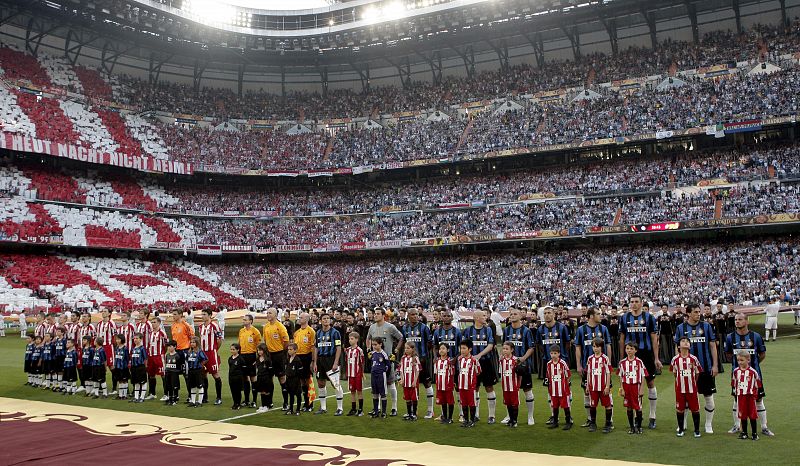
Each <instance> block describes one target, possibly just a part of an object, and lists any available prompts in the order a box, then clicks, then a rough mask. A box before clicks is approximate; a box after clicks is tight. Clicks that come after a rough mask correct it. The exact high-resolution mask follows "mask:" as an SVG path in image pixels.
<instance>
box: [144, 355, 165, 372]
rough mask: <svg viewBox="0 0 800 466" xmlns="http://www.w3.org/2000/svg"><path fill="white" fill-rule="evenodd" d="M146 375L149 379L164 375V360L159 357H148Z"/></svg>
mask: <svg viewBox="0 0 800 466" xmlns="http://www.w3.org/2000/svg"><path fill="white" fill-rule="evenodd" d="M147 375H148V376H150V377H156V376H163V375H164V360H163V359H162V358H161V355H158V356H148V358H147Z"/></svg>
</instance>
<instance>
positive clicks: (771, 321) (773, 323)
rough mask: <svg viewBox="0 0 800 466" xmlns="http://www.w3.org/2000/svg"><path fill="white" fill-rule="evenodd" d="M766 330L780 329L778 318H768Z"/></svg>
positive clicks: (765, 321)
mask: <svg viewBox="0 0 800 466" xmlns="http://www.w3.org/2000/svg"><path fill="white" fill-rule="evenodd" d="M764 328H765V329H767V330H777V329H778V318H777V317H767V318H766V319H764Z"/></svg>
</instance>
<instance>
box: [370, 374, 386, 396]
mask: <svg viewBox="0 0 800 466" xmlns="http://www.w3.org/2000/svg"><path fill="white" fill-rule="evenodd" d="M370 386H371V388H372V394H373V395H375V396H386V375H385V373H382V374H380V375H375V374H372V376H371V377H370Z"/></svg>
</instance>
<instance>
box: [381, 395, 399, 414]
mask: <svg viewBox="0 0 800 466" xmlns="http://www.w3.org/2000/svg"><path fill="white" fill-rule="evenodd" d="M386 404H387V402H386V397H385V396H382V397H381V412H382V413H384V414H386ZM395 405H397V400H395ZM393 409H397V408H393Z"/></svg>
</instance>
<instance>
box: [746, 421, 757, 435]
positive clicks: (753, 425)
mask: <svg viewBox="0 0 800 466" xmlns="http://www.w3.org/2000/svg"><path fill="white" fill-rule="evenodd" d="M742 424H744V422H743V423H742ZM750 429H752V431H753V433H754V434H757V433H758V431H757V430H756V419H750Z"/></svg>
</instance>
